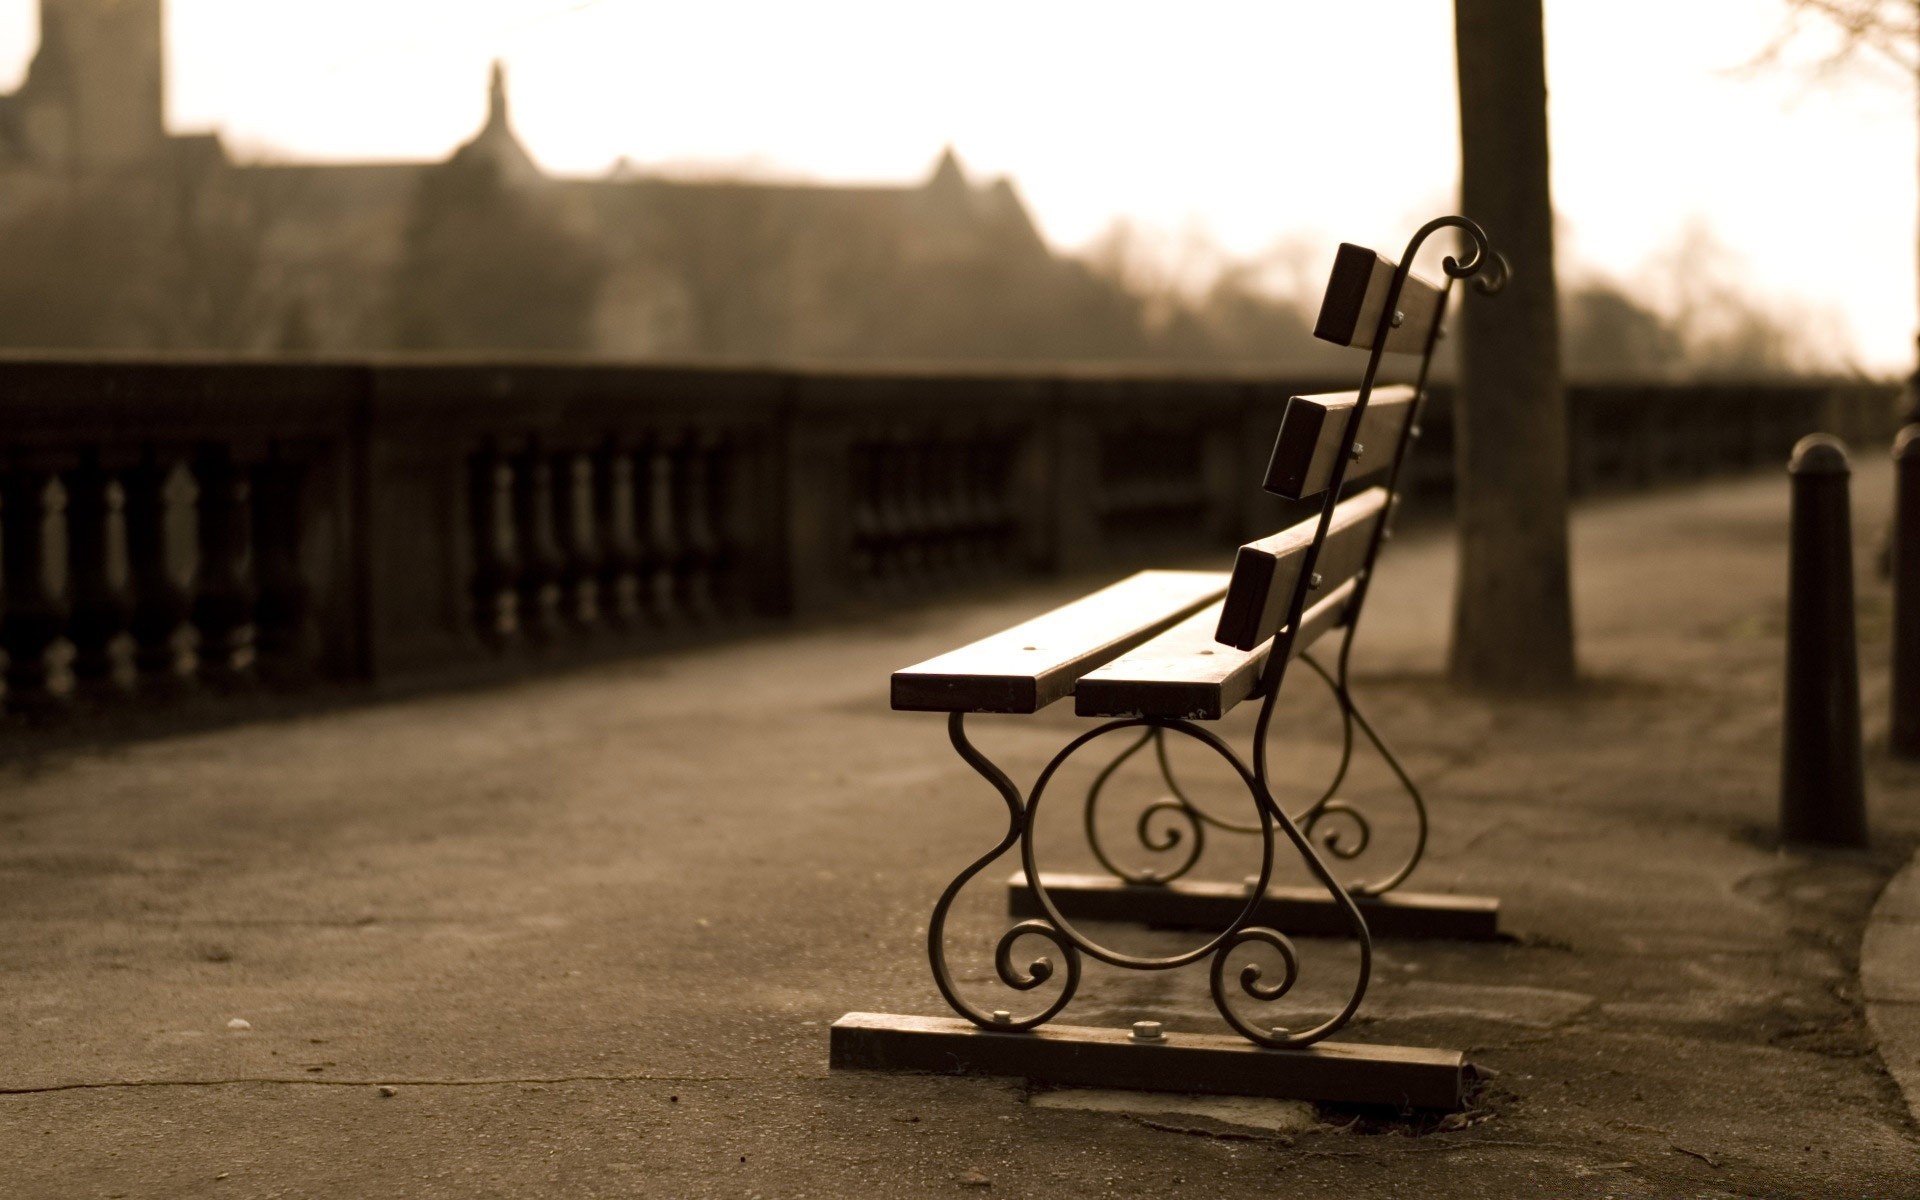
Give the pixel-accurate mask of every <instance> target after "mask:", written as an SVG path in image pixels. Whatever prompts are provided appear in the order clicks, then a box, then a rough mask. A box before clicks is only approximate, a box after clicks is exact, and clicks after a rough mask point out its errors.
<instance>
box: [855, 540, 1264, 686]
mask: <svg viewBox="0 0 1920 1200" xmlns="http://www.w3.org/2000/svg"><path fill="white" fill-rule="evenodd" d="M1227 580H1228V576H1227V574H1226V572H1224V571H1141V572H1140V573H1139V574H1137V575H1131V576H1129V577H1127V578H1126V579H1123V580H1121V581H1120V582H1119V583H1116V584H1114V585H1113V586H1111V587H1107V588H1102V589H1101V590H1100V591H1097V592H1095V593H1093V594H1092V595H1090V596H1085V597H1082V598H1081V599H1079V600H1076V601H1074V602H1073V603H1072V604H1067V605H1063V606H1062V607H1060V608H1056V609H1054V610H1053V611H1052V612H1050V613H1047V614H1045V615H1044V616H1040V617H1035V618H1034V619H1033V620H1031V621H1028V622H1026V623H1024V624H1021V625H1016V626H1014V627H1013V628H1011V629H1008V630H1004V631H1002V632H1000V633H996V634H994V635H993V636H992V637H987V638H982V639H980V640H979V641H977V642H974V643H973V644H972V645H969V646H962V647H961V648H960V649H958V650H954V651H951V652H949V653H946V654H942V655H940V656H939V657H937V658H930V659H928V660H927V661H925V662H923V663H919V664H917V665H915V666H911V667H908V668H906V669H905V670H901V671H895V672H894V673H893V707H895V708H897V709H905V710H910V711H914V712H996V713H1030V712H1038V711H1039V710H1040V709H1042V708H1045V707H1046V706H1047V705H1049V704H1052V703H1053V702H1054V701H1055V700H1058V699H1060V697H1062V696H1064V695H1066V694H1067V693H1069V692H1071V691H1072V690H1073V684H1074V681H1075V680H1077V679H1079V678H1080V677H1081V676H1082V675H1084V674H1086V673H1087V672H1088V671H1091V670H1092V669H1093V668H1095V667H1097V666H1099V665H1101V664H1102V663H1104V662H1107V661H1109V660H1110V659H1113V658H1115V657H1117V656H1118V655H1121V654H1124V653H1126V652H1127V651H1128V650H1131V649H1133V648H1134V647H1135V646H1138V645H1139V644H1140V643H1141V642H1144V641H1146V640H1148V639H1149V638H1152V637H1153V636H1155V635H1156V634H1158V633H1160V632H1162V631H1163V630H1166V629H1168V628H1171V627H1172V626H1174V625H1177V624H1179V623H1180V622H1181V621H1183V620H1185V619H1186V618H1187V617H1189V616H1191V615H1193V614H1194V613H1195V612H1197V611H1199V610H1200V609H1202V608H1205V607H1206V606H1207V605H1209V604H1212V603H1213V602H1214V601H1215V600H1218V599H1219V598H1220V596H1221V593H1223V592H1225V591H1226V589H1227Z"/></svg>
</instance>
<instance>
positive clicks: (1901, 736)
mask: <svg viewBox="0 0 1920 1200" xmlns="http://www.w3.org/2000/svg"><path fill="white" fill-rule="evenodd" d="M1893 470H1894V485H1893V486H1894V501H1893V721H1892V724H1891V726H1890V728H1889V732H1888V735H1887V747H1888V749H1889V750H1891V751H1892V752H1893V754H1895V755H1896V756H1898V757H1900V758H1916V759H1920V425H1909V426H1907V427H1906V428H1905V429H1902V430H1901V431H1900V433H1899V435H1898V436H1896V437H1895V438H1894V439H1893Z"/></svg>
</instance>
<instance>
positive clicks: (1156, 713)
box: [1073, 579, 1356, 721]
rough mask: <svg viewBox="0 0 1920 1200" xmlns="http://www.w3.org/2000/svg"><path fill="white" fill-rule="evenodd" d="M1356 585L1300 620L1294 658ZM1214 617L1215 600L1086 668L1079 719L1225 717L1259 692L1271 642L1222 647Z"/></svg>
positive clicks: (1340, 611)
mask: <svg viewBox="0 0 1920 1200" xmlns="http://www.w3.org/2000/svg"><path fill="white" fill-rule="evenodd" d="M1355 586H1356V585H1355V582H1354V581H1353V580H1351V579H1349V580H1348V581H1347V582H1346V583H1343V584H1341V585H1340V587H1339V588H1338V589H1336V590H1335V591H1334V592H1332V593H1331V594H1329V595H1328V596H1327V598H1326V599H1324V600H1322V601H1320V602H1319V603H1317V604H1315V605H1314V606H1313V607H1312V608H1309V609H1308V610H1307V611H1306V613H1305V614H1304V615H1303V616H1302V617H1301V618H1300V636H1299V637H1297V638H1295V639H1294V640H1293V646H1292V652H1293V654H1294V655H1295V656H1296V657H1297V656H1299V655H1300V654H1303V653H1305V652H1306V651H1307V649H1308V648H1309V647H1311V646H1312V645H1313V643H1314V642H1315V641H1317V640H1319V638H1320V637H1321V635H1323V634H1325V633H1326V632H1327V631H1328V630H1331V629H1335V628H1338V627H1339V625H1340V624H1341V622H1342V621H1343V620H1345V618H1346V615H1347V601H1349V600H1351V599H1352V598H1353V590H1354V587H1355ZM1219 623H1220V605H1218V604H1216V605H1214V606H1212V607H1211V608H1207V609H1203V610H1201V611H1200V612H1198V613H1195V614H1194V615H1193V616H1191V617H1188V618H1187V619H1186V620H1185V621H1182V622H1181V623H1180V624H1178V625H1176V626H1174V627H1173V628H1172V629H1169V630H1167V632H1165V633H1163V634H1161V635H1160V636H1159V637H1157V638H1154V639H1153V640H1152V641H1150V642H1147V643H1146V644H1144V645H1142V646H1139V647H1137V648H1135V649H1133V650H1129V651H1128V652H1127V653H1125V654H1123V655H1121V656H1120V657H1119V658H1116V659H1114V660H1113V661H1112V662H1110V663H1108V664H1107V665H1106V666H1104V667H1101V668H1100V669H1099V670H1097V671H1093V672H1090V673H1089V674H1088V675H1087V676H1086V677H1085V678H1083V679H1081V680H1080V682H1079V683H1078V684H1076V685H1075V686H1074V689H1073V710H1074V712H1075V713H1077V714H1079V715H1080V716H1083V717H1164V718H1168V719H1178V720H1187V721H1217V720H1219V719H1220V718H1221V717H1224V716H1226V715H1227V713H1229V712H1231V711H1232V710H1233V707H1234V706H1235V705H1236V704H1239V703H1240V702H1241V701H1242V700H1247V699H1250V698H1252V697H1253V695H1254V694H1255V692H1256V691H1257V690H1258V688H1259V685H1260V673H1261V672H1262V671H1263V670H1265V669H1266V665H1267V655H1268V653H1269V652H1270V651H1271V650H1272V649H1273V640H1272V639H1271V638H1269V639H1268V640H1267V641H1265V642H1262V643H1261V644H1260V647H1259V648H1258V649H1256V650H1236V649H1234V648H1233V647H1230V646H1223V645H1221V644H1220V643H1219V642H1217V641H1215V640H1214V637H1213V634H1214V630H1215V628H1216V627H1218V625H1219Z"/></svg>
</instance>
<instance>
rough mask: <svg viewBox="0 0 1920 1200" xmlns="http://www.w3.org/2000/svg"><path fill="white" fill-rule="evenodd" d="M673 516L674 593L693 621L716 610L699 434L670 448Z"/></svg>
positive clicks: (711, 537)
mask: <svg viewBox="0 0 1920 1200" xmlns="http://www.w3.org/2000/svg"><path fill="white" fill-rule="evenodd" d="M673 457H674V459H675V466H674V472H673V477H674V483H675V484H676V487H675V494H674V499H673V510H674V517H675V519H676V521H677V522H678V527H677V529H676V533H677V534H678V535H679V550H680V553H679V554H678V555H677V556H676V557H675V559H674V596H675V599H677V600H678V601H679V603H680V605H681V608H682V610H683V611H684V612H686V614H687V615H688V616H689V617H691V618H692V619H694V620H706V619H708V618H710V617H712V616H713V615H714V613H715V611H716V607H715V603H714V591H713V582H714V581H713V560H714V533H713V527H712V525H711V524H710V522H709V517H710V515H711V514H710V513H709V512H708V493H707V456H706V452H705V448H704V445H703V437H702V435H701V434H700V432H699V431H698V430H694V431H690V432H689V433H688V434H687V435H686V437H685V438H683V439H682V440H681V441H680V443H679V444H678V445H676V446H675V447H674V451H673Z"/></svg>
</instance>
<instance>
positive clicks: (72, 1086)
mask: <svg viewBox="0 0 1920 1200" xmlns="http://www.w3.org/2000/svg"><path fill="white" fill-rule="evenodd" d="M808 1078H811V1077H810V1076H809V1077H808ZM746 1080H747V1077H746V1076H744V1075H533V1076H526V1077H524V1078H521V1077H514V1078H507V1077H501V1078H493V1077H485V1078H480V1079H407V1078H404V1077H391V1076H385V1075H382V1076H379V1077H377V1078H371V1079H313V1078H306V1079H299V1078H291V1079H290V1078H283V1077H280V1076H272V1075H260V1076H234V1077H232V1078H225V1079H106V1080H82V1081H79V1082H75V1083H48V1084H39V1085H35V1086H29V1087H0V1096H32V1095H38V1094H41V1093H44V1092H81V1091H103V1090H110V1089H113V1088H163V1087H179V1088H195V1087H228V1086H234V1085H241V1084H289V1085H298V1086H301V1087H382V1086H385V1087H510V1086H513V1085H515V1084H533V1083H741V1082H745V1081H746Z"/></svg>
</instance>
